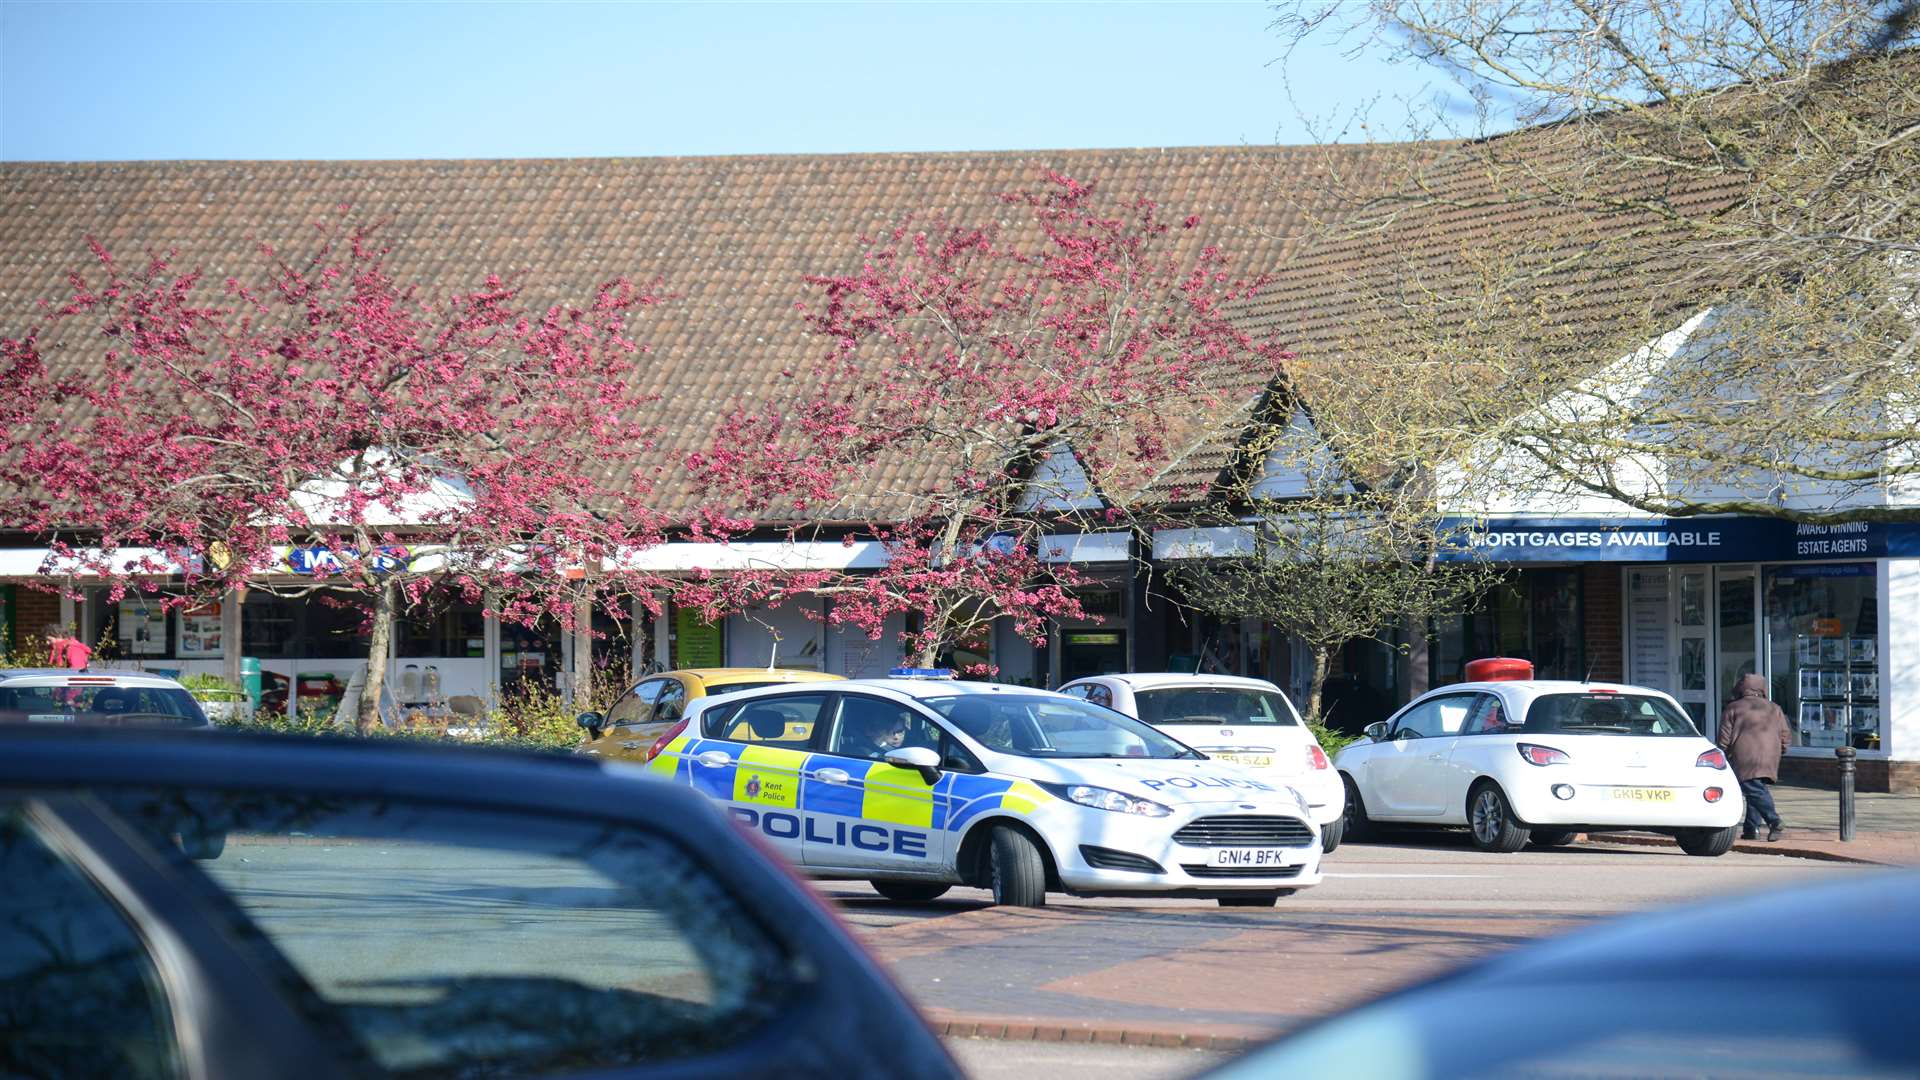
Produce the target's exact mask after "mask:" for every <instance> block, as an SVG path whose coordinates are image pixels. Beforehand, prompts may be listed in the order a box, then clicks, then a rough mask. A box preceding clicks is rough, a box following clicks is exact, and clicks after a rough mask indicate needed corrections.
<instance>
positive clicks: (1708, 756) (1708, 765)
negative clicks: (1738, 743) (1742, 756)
mask: <svg viewBox="0 0 1920 1080" xmlns="http://www.w3.org/2000/svg"><path fill="white" fill-rule="evenodd" d="M1693 763H1694V764H1695V765H1698V766H1700V767H1701V768H1703V769H1724V768H1726V767H1727V752H1726V751H1725V750H1722V749H1720V748H1718V747H1715V748H1714V749H1712V750H1709V751H1707V752H1706V753H1704V754H1701V755H1700V756H1699V757H1697V758H1694V759H1693Z"/></svg>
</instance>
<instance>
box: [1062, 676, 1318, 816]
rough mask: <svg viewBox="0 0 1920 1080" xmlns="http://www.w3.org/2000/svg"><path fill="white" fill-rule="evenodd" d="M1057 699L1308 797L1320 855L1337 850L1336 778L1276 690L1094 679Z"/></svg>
mask: <svg viewBox="0 0 1920 1080" xmlns="http://www.w3.org/2000/svg"><path fill="white" fill-rule="evenodd" d="M1060 692H1061V693H1063V694H1072V695H1073V696H1074V697H1078V698H1084V699H1086V700H1088V701H1091V702H1093V703H1094V704H1095V705H1105V706H1106V707H1107V708H1109V709H1114V710H1117V711H1119V712H1123V713H1126V714H1127V715H1128V716H1131V717H1134V718H1136V719H1139V720H1144V721H1146V722H1147V723H1149V724H1152V725H1153V726H1154V727H1156V728H1159V729H1160V730H1162V731H1164V732H1166V733H1167V734H1169V735H1171V736H1173V737H1174V738H1176V739H1179V740H1180V741H1181V742H1183V743H1186V744H1187V745H1188V746H1191V747H1193V748H1194V749H1195V750H1199V751H1200V752H1202V753H1204V754H1206V755H1207V756H1208V757H1210V758H1213V759H1214V760H1216V761H1226V762H1231V763H1233V764H1235V765H1238V766H1240V767H1241V768H1243V769H1246V770H1248V771H1249V772H1250V773H1251V774H1252V775H1254V776H1258V777H1260V778H1261V779H1263V780H1270V781H1272V782H1275V783H1280V784H1286V785H1288V786H1291V787H1293V788H1296V789H1298V790H1299V792H1300V793H1301V794H1302V795H1305V796H1306V797H1307V810H1308V813H1309V814H1311V815H1312V817H1313V820H1314V823H1315V824H1317V825H1319V826H1320V850H1322V851H1332V850H1333V849H1334V848H1336V847H1339V846H1340V837H1341V835H1342V833H1343V831H1344V825H1343V821H1344V818H1343V811H1344V810H1345V809H1346V801H1347V800H1346V792H1345V790H1344V787H1343V785H1342V784H1341V783H1340V775H1339V774H1338V773H1336V772H1335V771H1334V770H1333V767H1332V762H1331V760H1329V759H1328V757H1327V753H1326V751H1325V750H1322V749H1321V748H1320V742H1319V740H1317V739H1315V738H1314V737H1313V732H1312V731H1310V730H1308V729H1307V726H1306V725H1305V724H1303V723H1301V722H1300V712H1299V710H1297V709H1295V708H1294V707H1293V702H1291V701H1289V700H1288V699H1287V695H1286V694H1285V693H1283V692H1282V691H1281V689H1280V688H1279V687H1278V686H1275V685H1274V684H1272V683H1270V682H1268V681H1267V680H1265V679H1244V678H1240V677H1237V676H1233V675H1180V674H1173V673H1162V672H1152V673H1134V674H1128V675H1095V676H1091V677H1088V678H1085V679H1076V680H1075V681H1073V682H1070V683H1068V684H1067V685H1065V686H1063V687H1061V688H1060Z"/></svg>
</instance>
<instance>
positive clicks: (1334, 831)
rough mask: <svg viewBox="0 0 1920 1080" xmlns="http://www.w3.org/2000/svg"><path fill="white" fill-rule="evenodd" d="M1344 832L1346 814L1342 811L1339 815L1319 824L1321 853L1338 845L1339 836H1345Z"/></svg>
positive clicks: (1345, 832) (1345, 830) (1345, 831)
mask: <svg viewBox="0 0 1920 1080" xmlns="http://www.w3.org/2000/svg"><path fill="white" fill-rule="evenodd" d="M1346 834H1347V815H1346V814H1345V813H1344V812H1343V813H1342V814H1341V815H1340V816H1339V817H1337V818H1334V819H1333V820H1332V821H1329V822H1327V823H1326V824H1325V825H1322V826H1320V851H1321V853H1322V854H1325V853H1327V852H1330V851H1332V850H1333V849H1334V848H1337V847H1339V846H1340V840H1341V838H1342V837H1344V836H1346Z"/></svg>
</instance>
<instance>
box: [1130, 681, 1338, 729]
mask: <svg viewBox="0 0 1920 1080" xmlns="http://www.w3.org/2000/svg"><path fill="white" fill-rule="evenodd" d="M1133 700H1134V702H1135V703H1136V704H1137V707H1138V708H1139V710H1140V719H1142V720H1145V721H1146V722H1147V723H1149V724H1285V725H1289V726H1296V727H1297V726H1298V725H1299V723H1300V721H1299V720H1297V719H1295V718H1294V715H1293V709H1292V708H1290V707H1289V706H1288V704H1287V699H1286V698H1284V697H1282V696H1281V695H1280V694H1278V693H1276V692H1274V691H1272V690H1251V689H1242V688H1240V687H1232V686H1168V687H1162V688H1160V689H1158V690H1135V691H1134V692H1133Z"/></svg>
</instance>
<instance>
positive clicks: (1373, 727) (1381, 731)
mask: <svg viewBox="0 0 1920 1080" xmlns="http://www.w3.org/2000/svg"><path fill="white" fill-rule="evenodd" d="M1366 735H1367V738H1368V739H1370V740H1372V741H1373V742H1385V741H1387V722H1386V721H1385V720H1376V721H1374V722H1373V723H1371V724H1368V725H1367V727H1366Z"/></svg>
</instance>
